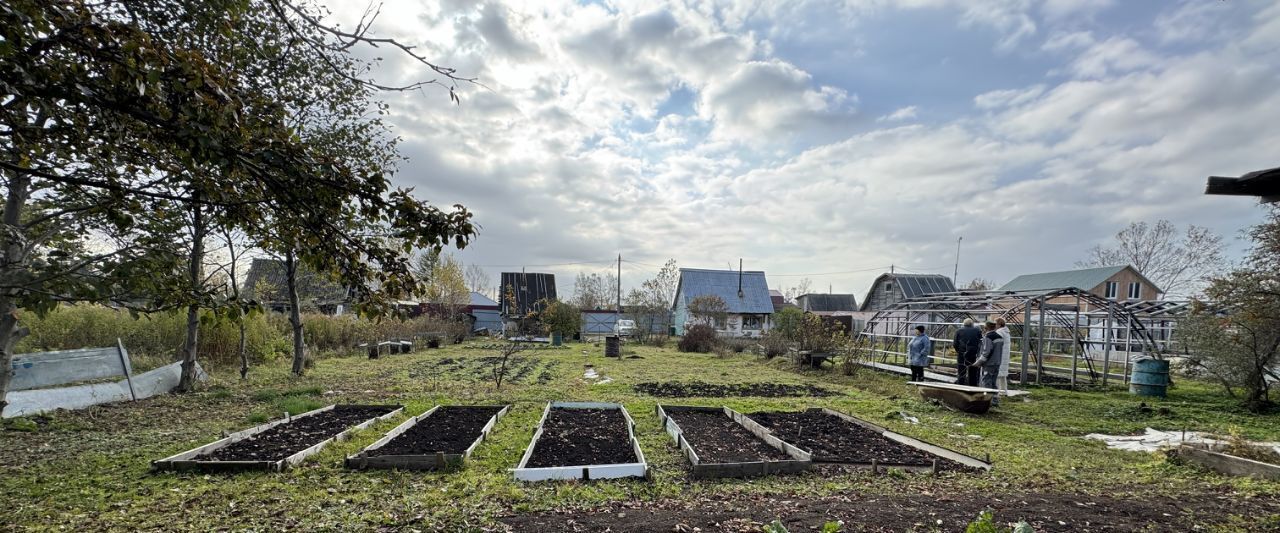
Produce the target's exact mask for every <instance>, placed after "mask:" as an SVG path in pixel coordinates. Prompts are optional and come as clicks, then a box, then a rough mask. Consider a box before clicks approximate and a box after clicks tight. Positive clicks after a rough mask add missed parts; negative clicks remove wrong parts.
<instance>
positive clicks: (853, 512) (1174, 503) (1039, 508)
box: [502, 492, 1280, 533]
mask: <svg viewBox="0 0 1280 533" xmlns="http://www.w3.org/2000/svg"><path fill="white" fill-rule="evenodd" d="M984 508H989V509H991V510H992V511H993V512H994V518H995V522H996V523H997V524H1004V523H1009V522H1017V521H1018V520H1026V521H1027V522H1028V523H1030V524H1031V525H1032V526H1033V527H1034V528H1035V530H1036V531H1037V532H1045V531H1125V532H1129V531H1148V530H1150V531H1188V530H1190V529H1189V528H1187V527H1186V526H1187V525H1188V524H1189V523H1190V522H1188V518H1190V517H1192V516H1194V517H1195V521H1196V522H1197V523H1200V524H1204V523H1205V522H1210V523H1219V524H1225V523H1228V522H1229V521H1230V520H1231V519H1232V517H1233V516H1236V517H1248V519H1249V520H1251V522H1249V523H1251V524H1253V525H1254V527H1253V529H1251V530H1253V531H1263V530H1267V531H1269V530H1271V529H1267V528H1268V527H1272V528H1280V497H1271V498H1252V499H1242V498H1240V497H1239V496H1236V495H1232V494H1229V493H1213V492H1210V493H1196V494H1191V495H1186V496H1183V497H1169V496H1160V497H1153V498H1143V497H1141V496H1138V495H1125V496H1084V495H1076V494H1056V493H1036V494H1024V495H1002V496H998V497H988V496H986V495H983V494H962V495H953V496H936V495H929V496H926V495H912V496H882V495H875V496H861V495H848V496H832V497H827V498H821V499H816V500H813V499H801V498H795V499H786V498H782V497H773V498H767V497H760V498H755V499H736V500H714V499H704V500H702V501H698V502H686V501H674V500H673V501H663V502H655V503H635V502H631V503H620V504H615V505H612V506H608V507H603V508H599V509H593V510H584V511H565V512H547V513H532V514H524V515H516V516H510V517H506V518H503V519H502V521H503V523H504V524H506V525H508V526H510V527H511V529H512V530H513V531H612V532H617V533H621V532H639V531H688V532H692V531H705V532H711V531H734V532H736V531H753V532H758V531H760V530H761V527H762V526H763V525H764V524H767V523H769V522H772V521H773V520H781V521H782V523H783V524H785V525H786V526H787V528H788V529H790V530H791V531H795V532H800V531H812V530H818V529H821V528H822V525H823V523H825V522H827V521H835V520H843V521H844V529H843V530H842V531H963V530H964V528H965V525H966V524H968V523H969V522H970V521H972V520H973V519H974V518H975V517H976V516H977V515H978V513H979V512H980V511H981V510H982V509H984ZM1267 517H1270V519H1269V520H1268V518H1267ZM1258 521H1261V522H1258ZM1240 527H1246V526H1243V525H1241V526H1240ZM1233 528H1234V526H1233Z"/></svg>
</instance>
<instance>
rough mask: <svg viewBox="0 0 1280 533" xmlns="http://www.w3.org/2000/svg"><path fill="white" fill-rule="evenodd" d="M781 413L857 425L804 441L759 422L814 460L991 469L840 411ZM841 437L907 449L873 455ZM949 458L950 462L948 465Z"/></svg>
mask: <svg viewBox="0 0 1280 533" xmlns="http://www.w3.org/2000/svg"><path fill="white" fill-rule="evenodd" d="M782 414H784V415H785V414H795V415H814V414H817V415H821V416H830V417H834V418H836V419H838V420H839V421H840V422H842V423H846V424H850V425H853V426H857V427H854V428H847V429H836V430H835V431H833V432H830V433H833V434H834V437H833V438H832V439H831V440H829V441H828V440H826V439H825V438H824V439H819V440H817V441H806V439H805V438H804V437H803V436H801V437H799V438H796V437H794V436H792V435H791V434H790V433H789V432H787V431H783V430H775V429H771V428H770V426H769V425H766V424H761V427H763V428H764V429H765V431H768V432H769V433H770V434H772V435H774V436H777V437H778V438H780V439H782V440H783V441H784V442H787V443H789V444H792V445H795V446H797V447H798V448H801V449H806V448H808V449H809V451H810V453H811V454H812V458H813V461H814V462H815V463H840V464H846V465H850V466H852V467H854V468H865V469H870V470H873V471H877V470H879V469H880V468H896V469H899V470H905V471H912V472H929V473H936V472H937V470H938V467H939V463H941V464H942V468H943V469H944V470H945V469H947V467H948V466H951V467H953V469H954V468H955V467H957V466H958V467H959V468H961V469H963V468H970V469H974V470H981V471H989V470H991V463H990V462H988V461H983V460H981V459H977V458H975V457H970V456H968V455H965V454H962V453H960V452H956V451H954V450H950V449H947V448H943V447H942V446H938V445H935V444H930V443H928V442H925V441H922V440H919V439H915V438H912V437H908V436H906V435H902V434H899V433H895V432H893V431H889V430H888V429H885V428H883V427H880V426H878V425H876V424H872V423H871V422H867V421H865V420H862V419H860V418H857V417H853V416H850V415H847V414H844V413H841V412H839V411H834V410H831V409H826V408H811V409H808V410H807V411H803V412H796V413H782ZM752 416H755V417H757V418H760V419H763V416H759V415H747V417H748V418H750V417H752ZM806 426H807V427H814V428H815V429H817V425H816V424H806ZM815 437H816V436H815ZM840 437H844V438H845V439H848V440H854V441H856V440H859V439H864V440H865V441H866V442H867V443H868V444H870V445H871V446H872V447H874V446H876V445H877V444H878V445H881V446H886V445H887V446H902V447H905V448H906V449H907V450H905V451H902V452H899V453H896V454H895V453H893V452H892V451H891V450H890V451H888V453H883V454H880V455H881V457H883V459H880V458H877V457H874V456H875V455H877V454H876V453H867V452H866V451H865V450H862V451H854V450H848V449H841V448H845V447H844V446H841V443H839V442H836V439H838V438H840ZM876 441H879V442H876ZM846 444H848V443H846ZM851 452H852V453H851ZM869 456H870V457H869ZM948 462H950V463H952V464H951V465H947V463H948Z"/></svg>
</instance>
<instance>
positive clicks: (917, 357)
mask: <svg viewBox="0 0 1280 533" xmlns="http://www.w3.org/2000/svg"><path fill="white" fill-rule="evenodd" d="M907 353H908V358H909V360H908V361H907V363H908V364H910V365H911V381H924V369H925V367H928V366H929V354H930V353H933V341H932V340H930V339H929V336H928V335H925V334H924V326H916V336H915V337H914V338H912V339H911V344H909V345H908V346H907Z"/></svg>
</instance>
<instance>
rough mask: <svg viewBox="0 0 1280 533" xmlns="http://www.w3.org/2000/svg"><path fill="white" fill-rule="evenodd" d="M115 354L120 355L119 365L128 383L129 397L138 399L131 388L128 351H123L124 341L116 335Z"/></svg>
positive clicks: (131, 374)
mask: <svg viewBox="0 0 1280 533" xmlns="http://www.w3.org/2000/svg"><path fill="white" fill-rule="evenodd" d="M116 354H117V355H119V356H120V367H121V368H123V369H124V381H125V383H128V384H129V397H130V398H133V401H135V402H136V401H138V391H136V390H134V389H133V365H132V364H130V363H129V352H126V351H124V343H123V342H121V341H120V337H116Z"/></svg>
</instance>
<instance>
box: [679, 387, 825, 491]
mask: <svg viewBox="0 0 1280 533" xmlns="http://www.w3.org/2000/svg"><path fill="white" fill-rule="evenodd" d="M655 410H656V411H657V413H658V419H659V420H660V421H661V422H662V427H663V429H665V430H666V431H667V434H669V435H671V438H672V439H673V440H675V442H676V446H677V447H679V448H680V451H681V452H683V453H684V456H685V457H686V458H688V459H689V463H690V464H691V465H693V471H692V474H693V478H694V479H709V478H721V477H754V476H765V475H769V474H785V473H792V472H802V471H804V470H808V469H809V466H810V465H811V464H812V456H811V455H810V454H809V452H807V451H804V450H801V449H800V448H797V447H795V446H792V445H791V444H788V443H786V442H783V441H782V440H781V439H779V438H777V437H775V436H773V435H772V434H771V433H769V431H768V430H766V429H765V428H764V427H763V426H761V425H760V424H757V423H756V422H755V421H754V420H751V419H750V418H747V417H746V416H744V415H743V414H742V413H739V412H737V411H734V410H733V409H730V408H728V407H693V406H682V405H666V406H664V405H661V404H659V405H658V406H657V407H656V408H655ZM682 412H685V413H687V412H700V413H714V414H721V415H724V416H725V417H726V418H727V419H729V420H731V421H733V423H735V424H737V425H738V426H740V427H741V428H742V429H743V431H744V432H745V433H747V434H749V436H750V437H754V438H755V439H758V440H759V441H760V442H762V443H763V444H764V445H765V446H767V447H768V448H771V449H773V450H776V451H777V452H778V453H777V454H776V456H777V457H785V459H781V458H780V459H764V458H762V459H761V460H756V461H732V462H729V461H724V462H713V461H712V460H710V459H705V460H704V459H703V458H701V457H699V456H698V452H697V451H696V450H695V449H694V445H693V444H691V443H690V442H689V440H688V439H687V438H686V436H685V432H684V430H683V429H681V427H680V425H679V423H678V422H677V420H676V419H675V418H672V415H673V414H675V415H676V416H679V413H682ZM722 435H724V436H726V437H729V438H738V437H740V436H739V435H732V434H730V433H728V432H725V433H724V434H722ZM750 437H747V438H750ZM771 455H774V454H771Z"/></svg>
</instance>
